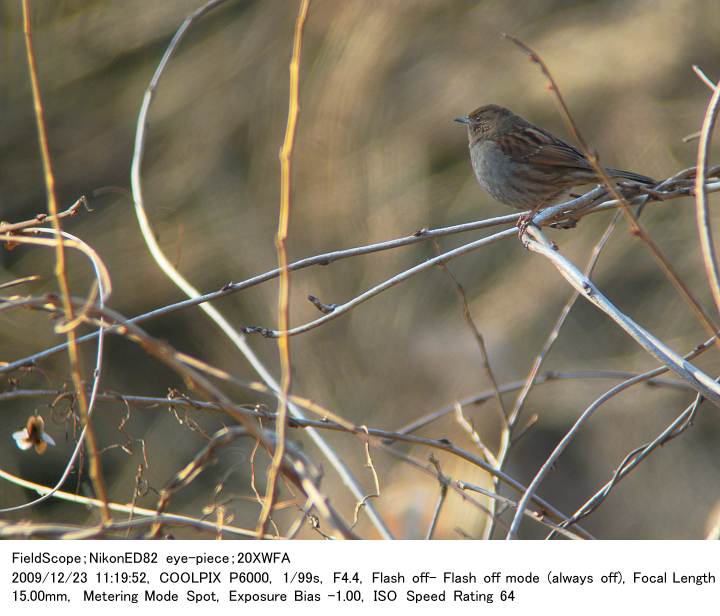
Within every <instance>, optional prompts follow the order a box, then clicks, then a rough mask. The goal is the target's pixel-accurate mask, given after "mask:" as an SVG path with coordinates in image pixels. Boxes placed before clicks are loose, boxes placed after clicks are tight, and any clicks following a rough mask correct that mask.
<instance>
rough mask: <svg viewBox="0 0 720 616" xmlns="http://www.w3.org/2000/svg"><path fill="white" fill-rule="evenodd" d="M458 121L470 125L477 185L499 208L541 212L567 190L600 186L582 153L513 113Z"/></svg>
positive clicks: (496, 111)
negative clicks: (575, 187) (588, 185)
mask: <svg viewBox="0 0 720 616" xmlns="http://www.w3.org/2000/svg"><path fill="white" fill-rule="evenodd" d="M455 121H456V122H460V123H462V124H467V127H468V139H469V141H470V160H471V162H472V166H473V170H474V171H475V177H476V178H477V181H478V182H479V183H480V186H482V187H483V188H484V189H485V190H486V191H487V192H488V193H489V194H490V195H491V196H492V197H493V198H495V199H497V200H498V201H500V202H501V203H504V204H506V205H510V206H512V207H514V208H517V209H520V210H526V209H530V210H533V211H537V210H539V209H541V208H543V207H546V206H548V205H550V204H551V203H552V202H553V200H554V199H556V198H557V197H559V196H560V195H561V194H562V193H564V192H565V191H566V190H568V189H569V188H572V187H574V186H580V185H582V184H589V183H592V182H597V181H598V178H597V174H596V173H595V171H594V170H593V169H592V167H591V165H590V163H589V162H588V160H587V158H585V156H584V155H583V154H582V152H580V151H579V150H578V149H577V148H574V147H573V146H571V145H570V144H567V143H565V142H564V141H562V140H561V139H558V138H557V137H555V135H553V134H551V133H549V132H548V131H546V130H543V129H542V128H538V127H537V126H534V125H533V124H530V122H528V121H526V120H523V118H521V117H520V116H517V115H515V114H514V113H513V112H512V111H510V110H509V109H505V108H504V107H500V106H498V105H486V106H484V107H480V108H479V109H476V110H475V111H473V112H472V113H471V114H469V115H466V116H463V117H461V118H455ZM605 172H606V173H607V174H608V176H609V177H611V178H621V179H626V180H631V181H632V182H637V183H639V184H644V185H650V186H654V185H655V184H657V182H655V180H653V179H652V178H649V177H647V176H644V175H639V174H637V173H633V172H632V171H623V170H622V169H613V168H612V167H606V168H605Z"/></svg>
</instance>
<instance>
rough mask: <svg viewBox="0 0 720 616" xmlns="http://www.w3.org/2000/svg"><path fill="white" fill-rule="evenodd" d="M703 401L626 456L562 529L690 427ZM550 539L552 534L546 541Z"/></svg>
mask: <svg viewBox="0 0 720 616" xmlns="http://www.w3.org/2000/svg"><path fill="white" fill-rule="evenodd" d="M702 401H703V398H702V396H696V398H695V400H694V401H693V402H692V403H691V404H690V405H689V406H688V407H687V408H686V409H685V410H684V411H683V412H682V413H681V414H680V415H678V417H676V418H675V420H674V421H673V422H672V423H671V424H670V425H669V426H668V427H667V428H665V430H663V431H662V432H661V433H660V434H659V435H658V436H657V437H655V438H654V439H653V440H652V441H651V442H650V443H647V444H646V445H644V446H642V447H639V448H637V449H635V450H633V451H632V452H630V454H628V455H627V456H625V459H624V460H623V461H622V462H621V463H620V465H619V466H618V468H617V469H616V470H615V472H614V473H613V476H612V478H611V479H610V481H608V482H607V483H606V484H605V485H604V486H603V487H602V488H600V489H599V490H598V491H597V492H596V493H595V494H594V495H593V496H592V497H590V498H589V499H588V500H587V501H586V502H585V503H584V504H583V505H582V506H581V507H580V508H579V509H578V510H577V511H576V512H575V513H574V514H573V515H572V517H571V518H570V520H568V521H566V522H563V523H562V526H563V527H569V526H571V525H572V524H574V523H575V522H577V521H579V520H581V519H582V518H584V517H586V516H588V515H590V514H591V513H592V512H593V511H594V510H595V509H597V508H598V507H599V506H600V504H601V503H602V502H603V501H604V500H605V499H606V498H607V497H608V496H609V495H610V492H611V491H612V490H613V488H614V487H615V486H616V485H617V484H618V483H620V482H621V481H622V480H623V479H624V478H625V477H626V476H627V475H628V474H630V473H631V472H632V471H633V470H634V469H635V468H637V466H638V465H639V464H640V463H641V462H643V461H644V460H645V459H646V458H647V457H648V456H649V455H650V454H651V453H652V452H653V451H655V450H656V449H658V448H659V447H661V446H662V445H665V444H666V443H668V442H669V441H671V440H672V439H674V438H675V437H677V436H679V435H680V434H681V433H682V432H684V431H685V430H686V429H687V428H689V427H690V425H691V422H692V418H693V417H694V415H695V413H696V412H697V409H698V407H699V405H700V403H701V402H702ZM550 538H552V534H551V535H550V536H549V537H548V539H550Z"/></svg>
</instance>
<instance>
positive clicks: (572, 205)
mask: <svg viewBox="0 0 720 616" xmlns="http://www.w3.org/2000/svg"><path fill="white" fill-rule="evenodd" d="M718 173H720V166H717V167H714V168H713V169H711V170H709V171H708V175H710V174H713V175H717V174H718ZM694 175H695V168H694V167H691V168H689V169H683V170H682V171H680V172H678V173H676V174H675V175H674V176H672V177H671V178H668V179H667V180H666V181H665V182H663V184H667V185H668V186H669V187H671V186H672V188H668V190H667V191H666V192H659V191H653V192H652V193H646V194H642V195H637V196H635V197H633V198H631V199H630V201H629V202H630V204H632V205H645V204H652V203H660V202H663V201H668V200H673V199H678V198H681V197H686V196H688V195H690V194H691V192H692V191H693V190H694V188H693V186H692V183H691V182H689V183H688V182H686V181H685V180H686V178H688V177H694ZM679 182H680V183H682V184H683V185H680V186H677V184H678V183H679ZM685 184H686V185H685ZM706 188H707V190H708V192H717V191H720V181H714V182H709V183H707V184H706ZM603 192H604V191H603V190H602V189H597V188H596V189H593V190H592V191H590V192H589V193H586V194H585V195H582V196H580V197H578V198H575V199H571V200H570V201H566V202H563V203H559V204H557V205H554V206H550V207H548V208H545V209H544V210H542V212H541V213H540V214H538V215H537V216H536V217H535V221H534V222H535V224H536V225H552V224H555V223H556V222H557V221H561V220H563V219H566V218H567V216H568V213H570V214H571V215H572V218H574V219H577V218H579V217H583V216H586V215H589V214H595V213H599V212H605V211H608V210H611V209H616V208H617V207H618V201H617V200H616V199H610V200H607V201H603V202H601V203H599V204H597V205H594V206H593V207H592V208H591V209H582V207H583V206H584V205H587V204H588V203H591V202H592V201H593V200H594V198H595V197H597V196H598V195H600V194H603ZM588 196H590V197H591V198H590V199H588ZM526 213H527V212H526ZM522 215H523V214H522V213H520V214H511V215H508V216H501V217H498V218H490V219H486V220H481V221H477V222H471V223H465V224H461V225H454V226H451V227H442V228H439V229H434V230H427V229H421V230H420V231H418V232H417V233H416V234H413V235H411V236H406V237H402V238H398V239H395V240H389V241H386V242H378V243H375V244H368V245H365V246H358V247H356V248H349V249H345V250H336V251H332V252H327V253H323V254H319V255H315V256H313V257H307V258H305V259H300V260H299V261H295V262H294V263H291V264H290V265H289V266H288V269H289V270H290V271H295V270H299V269H303V268H306V267H310V266H314V265H327V264H329V263H333V262H334V261H337V260H340V259H347V258H351V257H356V256H362V255H366V254H372V253H375V252H381V251H384V250H391V249H394V248H398V247H401V246H406V245H410V244H414V243H416V242H422V241H425V240H427V239H431V238H436V237H443V236H445V235H452V234H455V233H464V232H468V231H473V230H477V229H483V228H488V227H494V226H498V225H502V224H508V223H515V222H517V220H518V218H519V217H520V216H522ZM279 273H280V272H279V270H278V269H277V268H276V269H273V270H270V271H267V272H265V273H263V274H259V275H257V276H253V277H252V278H248V279H247V280H244V281H242V282H236V283H229V284H227V285H224V286H223V287H222V288H221V289H219V290H217V291H213V292H211V293H207V294H205V295H198V296H193V297H190V298H188V299H185V300H182V301H179V302H175V303H173V304H168V305H166V306H161V307H159V308H155V309H153V310H150V311H148V312H145V313H142V314H139V315H137V316H135V317H132V318H130V319H128V322H130V323H142V322H144V321H148V320H150V319H155V318H158V317H161V316H165V315H167V314H171V313H173V312H175V311H177V310H182V309H184V308H189V307H191V306H198V305H201V304H204V303H206V302H210V301H213V300H216V299H219V298H221V297H224V296H226V295H229V294H232V293H235V292H238V291H242V290H245V289H248V288H250V287H254V286H256V285H259V284H262V283H264V282H267V281H269V280H273V279H274V278H277V276H278V275H279ZM238 335H239V334H238ZM96 336H97V334H96V333H91V334H87V335H84V336H80V337H79V338H78V339H77V342H78V343H82V342H87V341H89V340H93V339H94V338H95V337H96ZM240 337H241V338H242V336H240ZM65 349H67V343H65V344H59V345H56V346H53V347H49V348H47V349H45V350H43V351H40V352H38V353H34V354H32V355H28V356H26V357H23V358H20V359H18V360H15V361H13V362H8V363H7V364H5V365H3V366H0V374H2V373H7V372H11V371H12V370H16V369H18V368H22V367H24V366H27V365H32V364H33V363H35V362H37V361H39V360H41V359H45V358H47V357H50V356H51V355H54V354H55V353H59V352H61V351H64V350H65ZM251 352H252V351H251ZM253 366H255V364H253ZM278 388H279V387H278Z"/></svg>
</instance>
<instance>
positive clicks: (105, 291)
mask: <svg viewBox="0 0 720 616" xmlns="http://www.w3.org/2000/svg"><path fill="white" fill-rule="evenodd" d="M33 232H35V233H48V234H52V235H54V234H55V230H54V229H42V228H40V229H33ZM61 235H62V237H63V238H64V239H66V240H68V241H67V243H66V246H68V247H71V248H76V249H78V250H80V251H81V252H83V254H85V255H86V256H87V257H88V258H89V259H90V262H91V263H92V266H93V270H94V272H95V279H96V281H97V286H98V306H99V307H100V308H101V309H102V308H104V306H105V302H106V301H107V298H108V297H109V287H110V277H109V275H108V274H107V268H106V267H105V264H104V263H103V262H102V260H101V259H100V257H99V256H98V255H97V253H96V252H95V251H94V250H93V249H92V248H90V246H88V245H87V244H86V243H85V242H83V241H82V240H81V239H79V238H77V237H75V236H74V235H70V234H69V233H67V232H66V231H62V233H61ZM0 239H2V237H0ZM18 239H20V238H18ZM31 239H34V240H37V239H39V238H25V237H22V241H25V240H31ZM55 241H57V240H55ZM104 330H105V326H104V323H101V325H100V327H99V328H98V344H97V352H96V356H95V369H94V370H93V381H92V385H91V386H90V390H89V391H90V399H89V400H88V403H87V419H88V420H89V419H90V418H91V417H92V414H93V411H94V409H95V402H96V401H97V398H98V393H99V390H100V377H101V375H102V364H103V349H104V342H105V331H104ZM87 426H88V424H87V422H85V423H84V424H83V428H82V431H81V433H80V437H79V438H78V441H77V443H76V444H75V448H74V449H73V452H72V455H71V456H70V459H69V460H68V461H67V463H66V464H65V468H64V469H63V472H62V475H61V476H60V479H58V481H57V483H56V484H55V486H54V487H53V489H52V490H50V491H49V492H47V493H46V494H44V495H42V496H40V497H39V498H36V499H34V500H31V501H29V502H27V503H24V504H22V505H17V506H15V507H6V508H3V509H0V513H9V512H11V511H19V510H21V509H26V508H28V507H32V506H34V505H37V504H38V503H40V502H42V501H44V500H46V499H48V498H50V497H51V496H52V495H53V494H54V492H55V491H57V490H59V489H60V488H61V487H62V486H63V485H64V484H65V481H67V478H68V477H69V476H70V473H71V472H72V470H73V468H74V467H75V462H76V461H77V459H78V456H79V455H80V451H81V449H82V446H83V443H84V442H85V438H86V436H87Z"/></svg>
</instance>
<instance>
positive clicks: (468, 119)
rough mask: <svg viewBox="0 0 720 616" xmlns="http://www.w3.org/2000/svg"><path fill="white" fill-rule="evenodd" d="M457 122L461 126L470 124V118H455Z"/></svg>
mask: <svg viewBox="0 0 720 616" xmlns="http://www.w3.org/2000/svg"><path fill="white" fill-rule="evenodd" d="M455 122H459V123H460V124H470V118H468V117H467V116H462V117H460V118H455Z"/></svg>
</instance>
